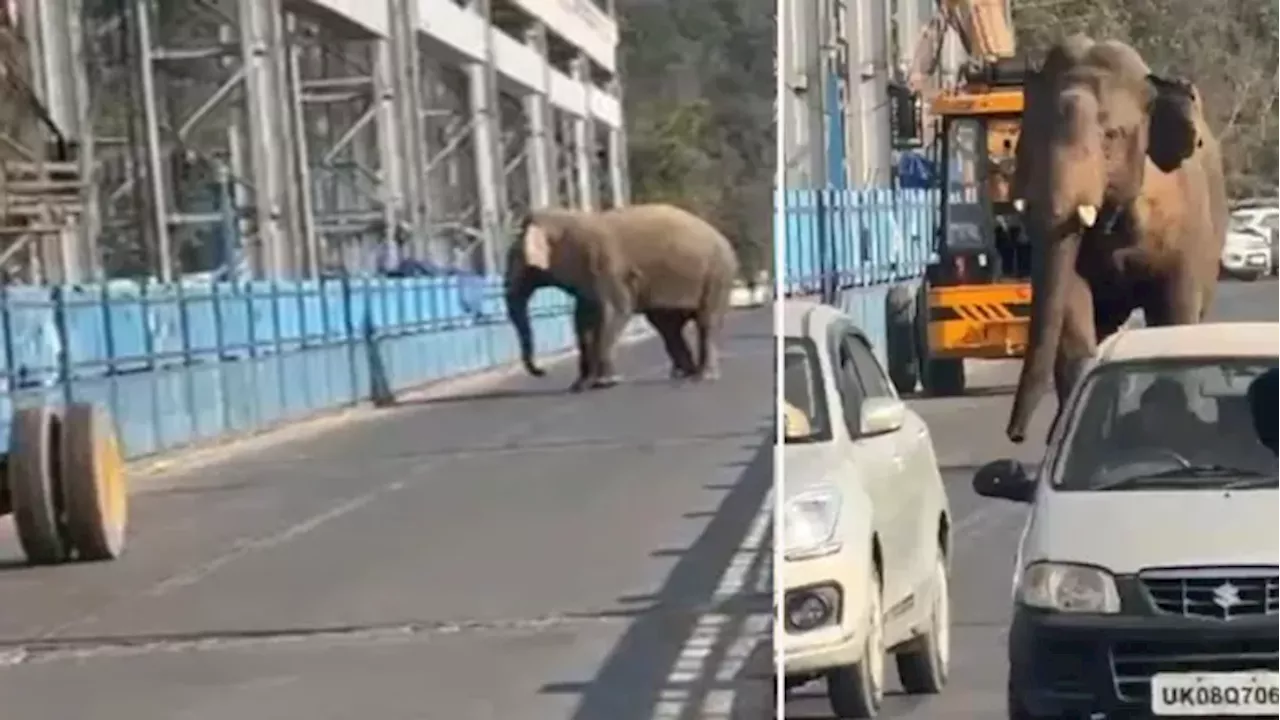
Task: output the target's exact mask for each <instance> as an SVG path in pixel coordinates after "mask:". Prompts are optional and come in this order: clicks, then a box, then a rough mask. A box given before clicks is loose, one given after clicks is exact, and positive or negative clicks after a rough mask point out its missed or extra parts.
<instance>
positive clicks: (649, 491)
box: [0, 308, 773, 720]
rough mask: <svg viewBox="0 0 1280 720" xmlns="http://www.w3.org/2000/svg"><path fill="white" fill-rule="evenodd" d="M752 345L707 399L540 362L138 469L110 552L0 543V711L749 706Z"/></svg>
mask: <svg viewBox="0 0 1280 720" xmlns="http://www.w3.org/2000/svg"><path fill="white" fill-rule="evenodd" d="M771 329H772V318H771V316H770V312H769V310H768V309H767V308H765V309H758V310H752V311H745V312H741V313H737V314H735V315H734V316H732V317H731V319H730V321H729V322H728V326H727V333H726V334H727V337H726V339H725V343H724V345H723V357H724V359H723V375H722V377H721V379H720V380H719V381H717V382H715V383H711V384H702V385H692V384H682V385H675V384H673V383H671V382H670V381H668V380H667V379H666V376H667V369H668V361H667V359H666V356H665V354H664V353H663V352H662V350H661V347H660V345H659V343H657V342H656V341H652V340H650V341H647V342H644V343H641V344H638V345H635V346H633V347H631V348H628V349H626V350H625V351H624V352H623V355H622V356H621V359H620V369H621V370H622V371H623V372H624V373H625V374H626V375H627V377H628V380H627V382H626V384H624V385H621V386H619V387H616V388H614V389H611V390H607V391H600V392H593V393H585V394H581V395H570V394H568V393H566V392H564V388H566V387H567V386H568V384H569V382H570V381H571V380H572V372H573V367H572V366H573V365H574V363H561V364H560V365H558V366H555V367H554V368H552V372H551V373H550V374H549V375H548V377H546V378H542V379H537V378H529V377H526V376H523V375H514V374H513V375H509V376H508V377H505V379H498V380H494V381H493V382H492V383H490V384H489V386H488V387H482V388H480V389H479V390H477V389H476V387H474V385H475V383H472V384H471V385H472V386H473V387H471V388H470V390H469V391H468V393H467V394H465V395H459V393H460V392H461V391H460V390H458V389H457V388H456V387H455V389H454V392H453V396H452V397H445V398H443V399H439V398H436V399H431V398H426V399H424V398H421V397H419V398H417V399H414V398H407V399H404V400H403V401H402V402H401V403H399V405H398V406H397V407H392V408H388V409H381V410H373V409H370V410H365V411H360V412H359V413H357V415H358V416H359V417H357V418H355V419H351V420H350V421H348V422H345V423H343V424H342V425H341V427H333V428H331V429H329V430H326V431H323V432H321V431H316V432H314V433H311V434H310V435H308V434H306V433H305V432H303V433H300V434H297V436H296V437H293V439H287V438H286V439H283V440H281V439H275V440H270V439H268V440H267V441H265V442H259V441H251V443H252V444H251V446H250V447H249V449H247V450H245V449H241V450H240V451H239V452H235V453H233V454H231V455H230V456H229V457H227V458H223V459H222V460H221V461H219V462H217V463H216V464H207V463H206V464H204V465H197V466H195V467H187V468H186V469H185V470H184V469H176V470H172V471H170V472H166V473H161V474H158V475H154V476H151V477H144V478H141V479H139V480H138V481H137V482H136V483H135V488H134V489H135V497H134V506H133V518H132V525H133V536H132V539H131V543H132V544H131V547H130V549H129V552H128V554H127V555H126V556H125V557H124V558H123V559H121V560H120V561H118V562H116V563H110V564H99V565H82V566H63V567H54V568H28V567H24V566H22V565H21V564H20V563H17V562H16V559H17V558H18V550H17V547H16V544H15V543H14V541H13V537H12V532H11V529H10V528H8V527H7V526H6V527H0V716H3V717H5V718H14V719H15V720H17V719H19V718H20V719H21V720H68V719H69V718H81V717H92V718H93V719H94V720H227V719H228V718H244V719H245V720H275V719H280V720H286V719H289V720H292V719H296V718H306V719H307V720H330V719H331V720H352V719H353V718H369V719H370V720H514V719H515V718H520V719H521V720H541V719H554V720H564V719H566V718H567V719H572V720H641V719H644V720H649V719H653V718H681V719H684V718H730V717H733V718H760V717H770V716H771V712H770V707H771V702H772V701H771V699H770V695H771V685H772V681H771V679H770V672H769V652H770V651H769V647H768V642H767V638H768V634H769V632H770V629H771V625H772V624H771V620H770V616H769V612H770V606H771V598H770V588H771V576H770V555H771V550H770V547H771V542H770V538H771V535H770V526H771V523H770V519H771V517H770V510H769V504H770V501H769V494H770V491H771V480H772V470H771V465H772V459H771V457H772V455H771V445H772V437H773V431H772V417H773V382H772V380H771V377H772V371H773V362H772V347H773V343H772V340H771ZM330 425H336V424H335V423H332V422H331V423H330ZM288 433H289V431H286V435H288Z"/></svg>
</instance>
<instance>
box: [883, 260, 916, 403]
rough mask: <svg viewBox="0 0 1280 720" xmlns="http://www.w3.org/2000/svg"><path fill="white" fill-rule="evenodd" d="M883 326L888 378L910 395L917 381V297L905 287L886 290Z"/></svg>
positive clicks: (897, 387)
mask: <svg viewBox="0 0 1280 720" xmlns="http://www.w3.org/2000/svg"><path fill="white" fill-rule="evenodd" d="M884 327H885V355H886V356H887V357H888V360H889V379H890V380H892V381H893V386H894V387H895V388H896V389H897V390H898V392H899V393H901V394H906V393H913V392H915V391H916V384H917V383H918V382H919V381H920V363H919V362H918V361H917V360H918V359H917V357H916V297H915V293H913V292H911V290H910V289H909V288H908V287H907V286H906V285H894V286H893V287H891V288H889V292H888V294H887V295H886V296H885V301H884Z"/></svg>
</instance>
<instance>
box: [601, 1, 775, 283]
mask: <svg viewBox="0 0 1280 720" xmlns="http://www.w3.org/2000/svg"><path fill="white" fill-rule="evenodd" d="M618 7H619V14H620V16H621V19H620V24H621V30H622V37H621V48H620V51H621V56H622V68H623V73H624V79H625V92H626V95H625V100H624V102H625V106H626V113H627V120H628V133H629V145H630V147H629V159H630V170H631V180H632V189H633V195H634V200H636V201H663V202H670V203H673V204H676V205H680V206H682V207H685V208H687V209H689V210H690V211H692V212H695V213H698V214H699V215H701V216H702V217H705V218H707V219H708V220H709V221H711V222H712V223H714V224H715V225H716V226H717V227H719V228H720V229H721V230H722V231H723V232H724V233H725V234H726V235H727V236H728V237H729V238H730V239H731V240H732V241H733V242H734V244H735V246H736V247H737V250H738V254H739V257H740V259H741V261H742V266H743V271H744V274H753V273H754V272H756V271H758V270H759V269H761V268H764V267H767V264H768V260H769V258H770V257H771V256H772V252H771V248H772V222H771V210H770V208H771V207H772V188H773V181H774V154H775V151H774V140H773V138H774V112H773V107H774V80H773V69H774V61H773V59H774V54H775V49H774V43H775V31H774V8H773V3H772V2H770V0H698V1H697V2H689V1H688V0H619V3H618Z"/></svg>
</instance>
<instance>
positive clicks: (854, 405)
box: [832, 332, 866, 438]
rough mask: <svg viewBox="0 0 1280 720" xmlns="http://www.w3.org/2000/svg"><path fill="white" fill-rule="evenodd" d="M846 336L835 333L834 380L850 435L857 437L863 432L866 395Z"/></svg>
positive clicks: (841, 333)
mask: <svg viewBox="0 0 1280 720" xmlns="http://www.w3.org/2000/svg"><path fill="white" fill-rule="evenodd" d="M845 337H846V334H845V333H843V332H837V333H835V334H833V338H832V339H833V345H834V346H835V350H834V352H833V358H832V359H833V361H834V365H835V368H834V373H835V375H834V380H835V381H836V387H837V388H838V389H839V392H840V403H841V404H842V405H843V406H844V422H845V426H846V427H848V429H849V437H854V438H856V437H858V436H859V435H861V434H862V424H861V418H862V399H863V398H864V397H865V396H866V395H865V393H864V392H863V389H862V383H861V381H859V380H858V370H857V364H856V361H855V360H854V357H853V353H852V352H851V351H850V348H849V343H847V342H845Z"/></svg>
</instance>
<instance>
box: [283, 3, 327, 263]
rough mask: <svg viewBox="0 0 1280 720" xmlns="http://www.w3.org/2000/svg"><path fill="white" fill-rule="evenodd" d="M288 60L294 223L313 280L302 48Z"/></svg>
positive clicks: (315, 251)
mask: <svg viewBox="0 0 1280 720" xmlns="http://www.w3.org/2000/svg"><path fill="white" fill-rule="evenodd" d="M286 22H287V23H288V31H289V35H290V36H293V35H294V33H296V32H297V24H298V20H297V18H296V17H295V16H294V15H289V17H288V18H287V19H286ZM288 58H289V82H288V87H289V101H290V104H291V105H292V110H293V112H292V114H293V133H292V134H293V141H294V143H295V151H294V168H293V170H294V174H295V175H296V177H297V182H298V220H299V227H300V228H301V231H302V263H301V265H300V267H301V268H302V270H303V272H304V273H305V274H306V276H307V277H310V278H314V277H316V276H318V275H319V274H320V245H319V238H318V237H317V235H316V224H315V217H316V216H315V203H314V200H313V198H312V195H311V194H312V191H313V190H314V188H313V187H312V184H311V150H310V144H309V143H308V142H307V124H306V121H305V120H304V115H303V112H304V108H303V104H302V47H301V46H299V45H298V44H296V43H290V45H289V48H288Z"/></svg>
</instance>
